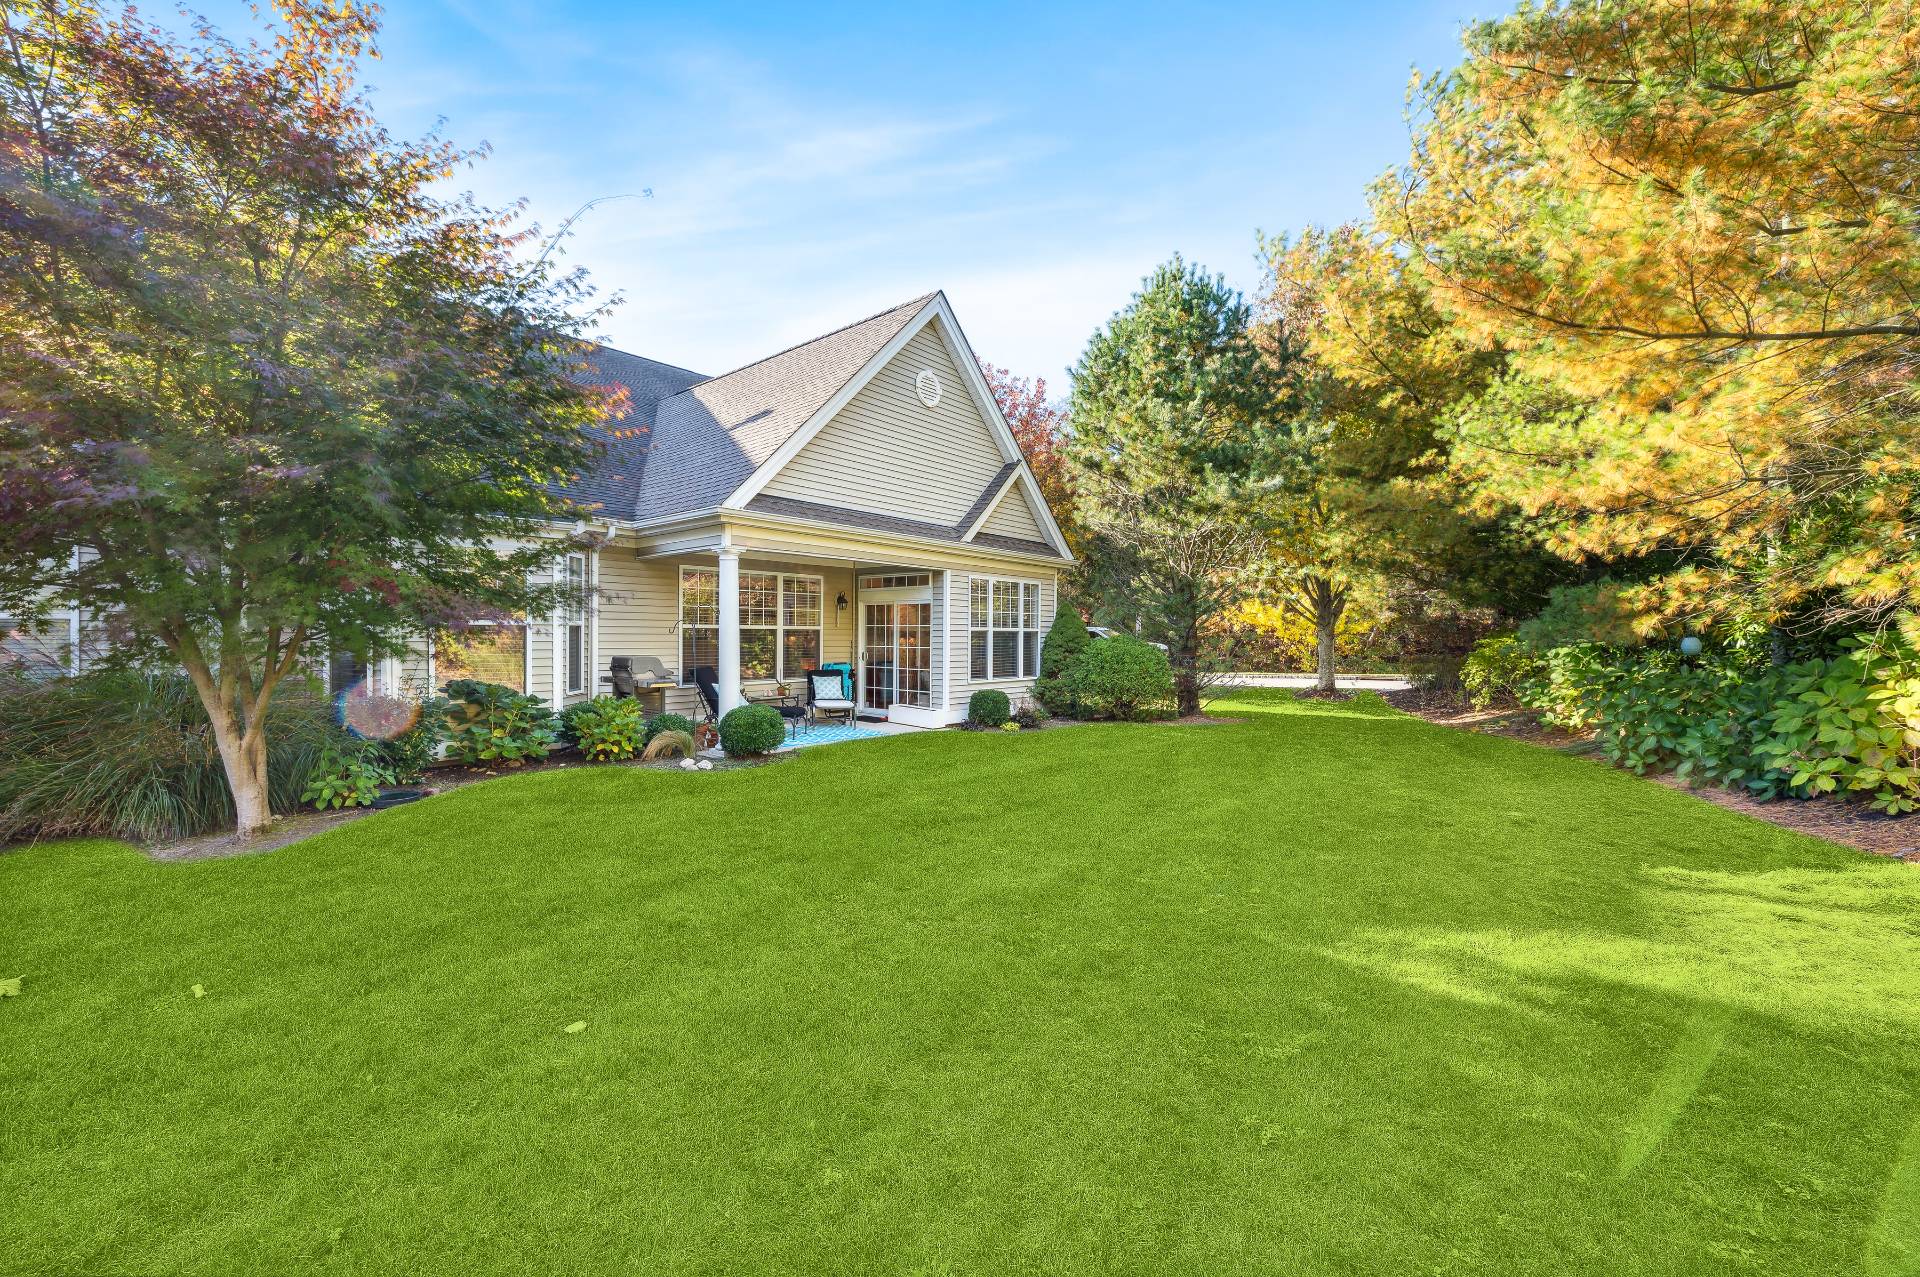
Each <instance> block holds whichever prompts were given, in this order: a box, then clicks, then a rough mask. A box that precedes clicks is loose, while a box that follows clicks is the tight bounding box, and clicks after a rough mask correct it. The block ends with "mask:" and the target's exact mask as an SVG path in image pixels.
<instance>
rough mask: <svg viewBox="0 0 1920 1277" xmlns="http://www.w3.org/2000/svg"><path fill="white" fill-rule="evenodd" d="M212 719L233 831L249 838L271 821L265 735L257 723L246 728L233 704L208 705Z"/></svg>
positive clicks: (271, 810)
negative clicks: (230, 803)
mask: <svg viewBox="0 0 1920 1277" xmlns="http://www.w3.org/2000/svg"><path fill="white" fill-rule="evenodd" d="M207 709H208V717H209V718H211V719H212V721H213V741H214V744H215V745H216V746H218V748H219V750H220V762H221V764H222V765H223V766H224V767H225V768H226V772H227V788H228V789H230V790H232V791H233V816H234V832H236V833H238V834H239V835H240V836H241V837H242V838H251V837H253V836H254V835H255V834H257V833H260V832H262V831H263V830H265V829H266V827H267V826H268V825H269V824H271V823H273V807H272V805H271V804H270V803H269V801H268V795H267V735H266V733H265V732H264V731H262V730H260V729H259V727H258V726H257V725H256V727H255V728H254V729H253V730H252V731H245V730H243V729H242V728H241V726H240V720H239V715H238V714H236V713H235V712H234V710H233V708H232V706H222V707H220V709H221V710H222V711H224V712H216V711H215V708H214V707H213V706H208V707H207Z"/></svg>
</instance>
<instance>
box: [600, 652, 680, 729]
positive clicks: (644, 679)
mask: <svg viewBox="0 0 1920 1277" xmlns="http://www.w3.org/2000/svg"><path fill="white" fill-rule="evenodd" d="M600 681H601V682H603V683H610V684H612V686H613V694H614V695H615V696H635V697H638V698H639V700H640V707H641V709H642V710H644V711H645V713H646V715H647V717H648V718H652V717H653V716H654V715H655V714H658V713H659V712H660V711H661V710H663V709H665V708H666V703H667V689H668V688H669V687H674V686H677V685H678V684H679V681H680V680H679V679H677V678H675V677H674V674H673V671H672V670H670V669H668V668H667V667H666V665H665V663H664V662H662V661H661V660H660V658H659V657H657V656H615V657H612V658H611V659H610V660H609V661H608V672H607V673H606V674H604V675H602V676H601V679H600Z"/></svg>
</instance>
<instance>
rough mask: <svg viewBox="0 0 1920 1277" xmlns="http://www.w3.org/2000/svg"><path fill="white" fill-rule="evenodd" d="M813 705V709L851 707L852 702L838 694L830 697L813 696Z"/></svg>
mask: <svg viewBox="0 0 1920 1277" xmlns="http://www.w3.org/2000/svg"><path fill="white" fill-rule="evenodd" d="M813 707H814V708H815V709H852V708H853V702H852V701H849V700H842V699H841V698H840V697H838V696H835V697H833V698H831V699H829V698H827V697H825V696H817V697H815V698H814V701H813Z"/></svg>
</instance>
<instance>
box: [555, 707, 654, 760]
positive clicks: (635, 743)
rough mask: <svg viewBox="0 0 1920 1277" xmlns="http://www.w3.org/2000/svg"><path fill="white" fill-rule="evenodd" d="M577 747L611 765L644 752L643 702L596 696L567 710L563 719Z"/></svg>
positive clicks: (587, 754)
mask: <svg viewBox="0 0 1920 1277" xmlns="http://www.w3.org/2000/svg"><path fill="white" fill-rule="evenodd" d="M561 717H562V718H563V720H564V721H565V723H566V728H567V735H568V736H570V737H572V739H573V743H574V747H575V748H577V749H578V750H579V751H580V752H581V753H582V754H585V755H586V756H587V757H588V758H591V759H594V760H596V761H599V762H611V761H612V760H614V759H618V758H632V757H633V756H634V755H635V754H637V753H639V752H640V745H641V738H640V737H641V732H642V730H643V729H642V726H641V722H640V702H639V701H635V700H622V699H620V698H619V697H617V696H596V697H594V698H593V699H592V700H590V701H582V702H581V703H580V704H578V705H570V706H568V707H567V711H566V713H565V714H563V715H562V716H561Z"/></svg>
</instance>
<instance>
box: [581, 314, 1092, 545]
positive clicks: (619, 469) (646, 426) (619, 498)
mask: <svg viewBox="0 0 1920 1277" xmlns="http://www.w3.org/2000/svg"><path fill="white" fill-rule="evenodd" d="M934 296H935V294H933V293H928V294H926V295H925V296H921V297H916V298H914V299H913V300H912V301H910V302H903V303H902V304H900V305H898V306H894V307H891V308H889V309H887V310H883V311H881V312H880V313H879V314H877V315H870V316H868V317H867V318H865V319H862V320H859V321H857V322H855V323H851V324H848V325H847V326H846V327H844V328H837V329H835V330H834V331H832V332H830V333H827V334H825V335H824V336H821V337H816V338H814V339H813V340H812V341H807V342H802V343H801V344H800V345H798V346H792V347H789V348H788V349H786V350H783V351H781V352H780V353H778V354H775V355H769V356H768V357H766V358H765V359H759V360H755V361H754V362H753V363H750V364H747V365H745V366H744V367H741V368H736V369H734V370H733V371H732V372H729V373H723V374H721V375H720V376H718V377H706V376H702V375H701V374H699V373H697V372H692V371H689V370H688V369H685V368H676V367H674V366H673V365H672V364H663V363H660V362H659V361H657V360H653V359H643V358H641V357H640V356H638V355H629V354H627V353H626V352H625V351H620V350H614V349H612V348H611V347H607V346H600V347H596V348H595V349H594V351H593V352H592V354H591V355H589V356H588V361H587V362H588V366H589V379H590V380H591V381H592V383H593V384H595V385H618V386H624V387H625V388H626V391H627V400H628V402H627V411H626V413H625V414H624V415H623V416H621V417H620V418H619V419H618V420H614V421H608V422H606V423H604V425H603V426H602V427H601V433H602V437H603V439H604V441H605V444H606V447H605V450H604V451H603V452H602V453H601V455H600V459H599V464H598V465H596V466H595V467H594V468H593V470H592V471H591V472H589V473H587V474H584V475H582V476H580V477H579V478H578V479H577V480H575V481H574V482H573V483H572V484H569V485H567V486H566V487H565V488H564V489H563V491H564V492H565V493H566V495H568V496H570V497H572V498H573V499H574V500H576V501H579V502H582V503H583V504H586V505H590V506H592V507H594V508H595V509H597V510H598V511H599V512H600V513H602V514H605V515H609V516H612V517H614V518H619V519H636V520H649V519H662V518H670V517H672V516H674V515H679V514H695V513H698V512H700V511H703V510H711V509H714V508H715V507H717V506H719V505H720V503H721V502H723V501H725V500H726V499H727V498H728V497H730V496H732V495H733V493H734V491H735V490H736V489H738V488H739V486H740V485H741V484H742V483H744V482H746V481H747V479H748V478H749V477H751V476H752V474H753V472H754V471H755V470H757V469H759V468H760V466H761V465H762V464H764V463H765V462H766V460H767V459H768V458H769V457H771V456H772V455H773V454H774V453H775V452H777V451H779V449H780V446H781V445H782V444H784V443H786V442H787V440H788V439H790V438H792V437H793V434H794V432H795V431H797V430H799V429H800V427H801V426H803V425H805V424H806V423H807V422H808V421H809V420H811V419H812V417H813V415H814V414H815V413H817V412H819V411H820V409H821V408H822V407H824V406H825V405H826V403H827V401H828V400H829V399H832V398H833V397H834V395H835V394H837V393H839V391H840V390H841V388H842V387H844V386H845V385H846V384H847V383H848V382H849V381H851V380H852V379H853V378H854V376H855V375H856V374H858V373H859V371H860V370H861V369H862V368H864V367H866V366H867V364H868V362H869V361H871V360H872V359H873V357H874V356H875V355H877V354H879V353H880V351H881V349H882V348H884V347H885V346H886V344H887V343H888V342H890V341H892V340H893V339H894V338H895V337H897V336H899V335H900V332H901V330H902V329H904V328H905V327H906V326H907V324H908V323H909V322H911V321H912V319H913V317H914V316H916V315H918V314H919V313H920V312H921V310H923V309H924V308H925V307H926V304H927V302H928V301H930V300H931V299H932V298H933V297H934ZM1017 465H1018V463H1017V462H1008V463H1007V465H1006V466H1005V467H1003V468H1002V469H1001V471H1000V473H999V474H998V475H996V476H995V477H994V480H993V482H991V483H990V484H988V485H987V488H986V490H985V491H983V492H982V493H981V494H980V497H979V499H978V501H976V502H975V505H974V509H973V510H972V511H970V512H969V513H968V515H967V517H966V518H965V519H964V520H963V521H962V522H961V523H960V524H959V525H958V526H957V527H945V526H942V525H938V524H932V523H923V522H921V521H919V520H917V519H906V518H899V517H896V516H893V515H884V514H872V513H869V512H866V511H860V510H847V509H842V508H840V507H837V506H829V505H820V504H816V503H814V502H810V501H794V500H790V499H787V498H779V497H768V496H758V497H755V498H754V500H753V501H752V502H751V503H749V505H748V509H752V510H762V511H765V512H768V513H780V514H787V515H790V516H794V517H800V518H809V519H816V520H819V521H822V522H827V523H840V524H845V525H849V526H855V527H865V528H870V529H874V530H877V531H889V530H890V531H896V532H900V533H903V534H908V535H913V536H922V537H930V538H932V539H935V540H946V541H959V540H960V539H961V538H962V537H963V536H964V535H965V533H966V530H967V528H969V527H971V526H972V524H973V521H974V520H975V519H977V518H978V517H979V516H980V513H981V512H982V511H983V510H984V509H985V507H986V504H987V503H988V502H990V501H991V500H992V499H993V498H994V496H996V495H997V494H998V493H999V491H1000V488H1001V485H1002V484H1004V483H1005V482H1006V479H1007V476H1008V475H1009V474H1010V473H1011V472H1012V471H1013V470H1014V469H1015V467H1016V466H1017ZM975 540H976V541H977V542H978V543H980V544H982V545H997V546H999V547H1000V548H1003V549H1009V550H1019V551H1022V552H1025V553H1029V554H1034V553H1037V554H1048V555H1051V554H1055V553H1056V551H1055V550H1054V548H1053V547H1052V546H1049V545H1045V544H1042V543H1040V542H1037V541H1023V540H1019V539H1017V538H1012V537H994V536H989V535H987V534H985V533H982V534H981V535H980V536H978V537H976V538H975Z"/></svg>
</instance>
